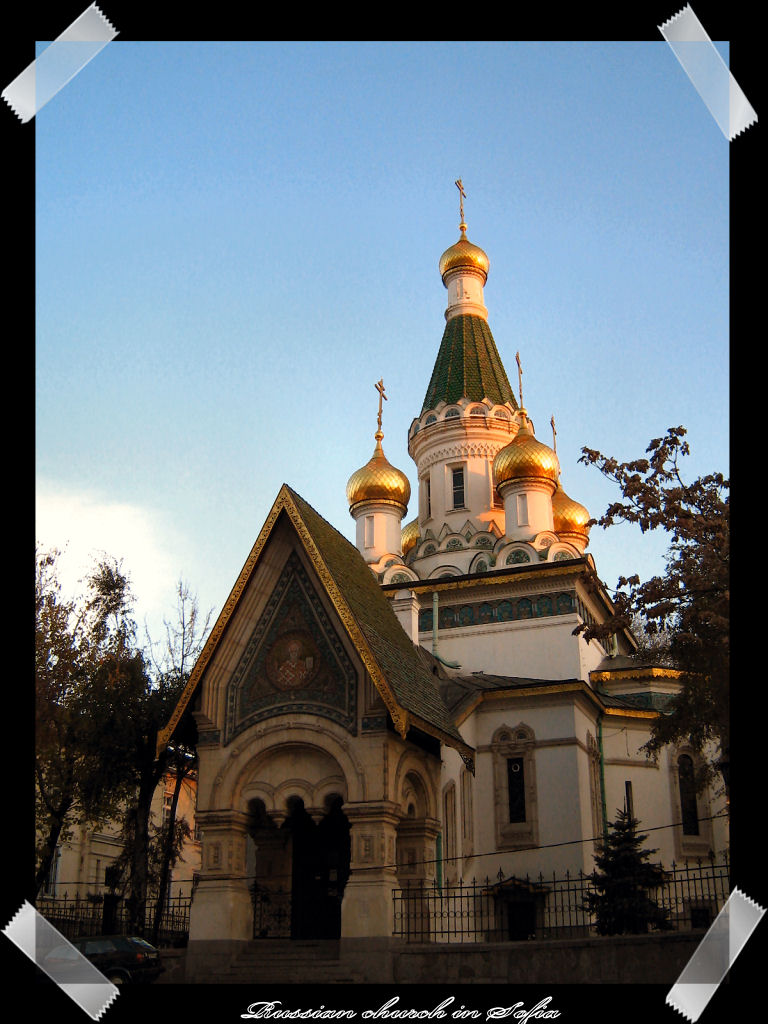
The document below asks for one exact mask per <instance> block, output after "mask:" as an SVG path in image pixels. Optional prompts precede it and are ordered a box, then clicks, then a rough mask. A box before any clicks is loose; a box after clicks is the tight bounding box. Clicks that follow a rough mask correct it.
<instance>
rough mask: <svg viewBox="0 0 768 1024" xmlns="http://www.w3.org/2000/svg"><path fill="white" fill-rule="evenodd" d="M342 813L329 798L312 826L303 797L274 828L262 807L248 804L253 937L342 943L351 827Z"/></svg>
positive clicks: (339, 802) (292, 800)
mask: <svg viewBox="0 0 768 1024" xmlns="http://www.w3.org/2000/svg"><path fill="white" fill-rule="evenodd" d="M342 807H343V799H342V797H341V796H340V795H339V794H337V793H334V794H330V795H329V796H327V797H326V798H325V801H324V808H323V810H324V813H323V815H322V817H321V818H320V820H319V821H315V818H314V817H313V816H312V815H311V814H310V813H309V812H308V811H307V809H306V807H305V804H304V800H303V799H302V797H300V796H297V795H292V796H290V797H288V799H287V801H286V811H287V814H286V815H285V818H284V820H283V822H282V824H281V825H280V826H279V828H278V826H277V825H276V823H275V821H274V820H273V819H272V818H271V816H270V815H269V814H268V813H267V812H266V808H265V806H264V803H263V801H261V800H252V801H250V803H249V819H250V824H249V830H248V831H249V836H250V839H251V840H252V846H251V845H249V850H252V852H253V857H252V858H251V857H250V856H249V860H252V866H253V873H254V883H253V885H252V887H251V892H252V896H253V907H254V937H256V938H279V937H290V938H292V939H338V938H340V937H341V901H342V898H343V895H344V887H345V886H346V883H347V879H348V878H349V865H350V852H351V846H350V825H349V821H348V820H347V817H346V815H345V814H344V812H343V810H342Z"/></svg>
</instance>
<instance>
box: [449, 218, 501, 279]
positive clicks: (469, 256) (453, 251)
mask: <svg viewBox="0 0 768 1024" xmlns="http://www.w3.org/2000/svg"><path fill="white" fill-rule="evenodd" d="M460 227H461V238H460V239H459V240H458V242H457V243H456V244H455V245H452V246H451V247H450V249H446V250H445V252H444V253H443V255H442V256H441V257H440V276H441V277H442V279H443V284H445V275H446V274H447V273H448V272H449V271H450V270H456V269H457V268H458V267H466V268H469V269H470V270H479V271H480V272H481V274H482V275H483V283H485V281H486V280H487V279H488V268H489V267H490V261H489V259H488V256H487V255H486V253H485V252H484V251H483V250H482V249H481V248H480V246H479V245H473V244H472V242H470V241H469V239H468V238H467V225H466V224H461V225H460Z"/></svg>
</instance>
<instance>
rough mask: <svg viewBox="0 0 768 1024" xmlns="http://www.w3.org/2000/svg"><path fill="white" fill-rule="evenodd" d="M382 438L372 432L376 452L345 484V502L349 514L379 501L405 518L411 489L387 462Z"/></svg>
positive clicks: (398, 472) (400, 474) (402, 476)
mask: <svg viewBox="0 0 768 1024" xmlns="http://www.w3.org/2000/svg"><path fill="white" fill-rule="evenodd" d="M383 436H384V435H383V434H382V433H381V431H377V432H376V448H375V449H374V452H373V455H372V456H371V459H370V460H369V461H368V462H367V463H366V464H365V465H364V466H362V467H361V468H360V469H358V470H357V472H355V473H353V474H352V476H351V477H350V478H349V482H348V483H347V501H348V502H349V511H350V512H354V510H355V508H356V507H357V506H358V505H360V504H362V503H363V502H368V501H381V502H386V503H389V504H392V505H398V506H399V507H401V508H402V510H403V515H405V513H406V510H407V508H408V502H409V501H410V498H411V485H410V484H409V483H408V478H407V476H406V475H405V473H401V472H400V470H399V469H395V467H394V466H393V465H391V464H390V463H389V462H388V461H387V457H386V455H385V454H384V451H383V449H382V447H381V439H382V437H383Z"/></svg>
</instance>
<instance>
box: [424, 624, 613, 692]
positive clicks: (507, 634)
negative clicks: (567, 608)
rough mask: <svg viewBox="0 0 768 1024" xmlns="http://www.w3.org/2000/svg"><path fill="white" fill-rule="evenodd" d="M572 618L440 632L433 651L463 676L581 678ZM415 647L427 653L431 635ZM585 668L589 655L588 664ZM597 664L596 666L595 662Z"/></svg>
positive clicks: (581, 658)
mask: <svg viewBox="0 0 768 1024" xmlns="http://www.w3.org/2000/svg"><path fill="white" fill-rule="evenodd" d="M578 621H579V620H578V618H577V617H576V616H575V615H558V616H552V617H551V618H547V619H525V620H523V621H516V622H508V623H504V624H501V623H497V624H494V625H492V626H464V627H460V628H458V629H441V630H440V631H439V634H438V642H439V652H440V655H441V657H443V658H445V659H446V660H447V661H456V662H458V663H459V664H460V665H461V667H462V671H464V672H480V671H482V672H486V673H488V674H491V675H492V674H496V675H504V676H527V677H529V678H531V679H586V678H588V675H586V674H585V670H584V669H583V667H582V665H583V657H582V652H581V650H580V647H581V644H583V641H582V642H581V644H580V643H579V642H577V640H576V638H575V637H574V636H573V635H572V633H573V629H574V626H575V625H576V624H577V622H578ZM420 639H421V643H422V645H423V646H424V647H426V648H427V649H431V642H432V634H431V633H422V634H421V636H420ZM587 663H588V664H589V663H591V655H590V658H589V659H588V662H587ZM596 664H597V662H596Z"/></svg>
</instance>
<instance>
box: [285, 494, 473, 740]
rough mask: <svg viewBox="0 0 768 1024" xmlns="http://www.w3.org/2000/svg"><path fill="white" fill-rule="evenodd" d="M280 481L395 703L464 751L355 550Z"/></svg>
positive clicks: (433, 685)
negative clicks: (360, 632) (385, 681)
mask: <svg viewBox="0 0 768 1024" xmlns="http://www.w3.org/2000/svg"><path fill="white" fill-rule="evenodd" d="M283 486H284V487H285V489H286V490H287V491H288V492H289V494H290V496H291V498H292V500H293V502H294V504H295V506H296V508H297V510H298V512H299V514H300V516H301V519H302V521H303V523H304V525H305V526H306V528H307V530H308V531H309V533H310V535H311V536H312V539H313V540H314V542H315V544H316V546H317V549H318V551H319V552H320V555H321V557H322V559H323V561H324V563H325V565H326V567H327V569H328V571H329V572H330V574H331V576H332V577H333V579H334V582H335V583H336V586H337V587H338V589H339V591H340V592H341V594H342V595H343V597H344V600H345V602H346V604H347V607H348V608H349V610H350V612H351V614H352V615H353V616H354V618H355V621H356V622H357V624H358V626H359V627H360V630H361V631H362V633H363V636H364V637H365V640H366V642H367V644H368V647H369V649H370V650H371V652H372V654H373V656H374V658H375V659H376V662H377V663H378V665H379V667H380V668H381V670H382V672H383V673H384V675H385V677H386V679H387V682H388V684H389V686H390V687H391V689H392V692H393V694H394V696H395V699H396V700H397V703H398V704H399V705H400V706H401V707H402V708H404V709H405V710H406V711H408V712H410V714H411V715H413V716H414V717H415V718H416V719H418V720H419V722H418V724H419V727H420V728H422V729H425V730H426V731H428V732H432V731H433V729H436V730H437V735H438V736H439V737H440V738H442V739H443V741H444V742H447V743H448V744H449V745H452V746H455V747H458V749H459V750H460V751H463V752H466V753H469V752H470V750H471V748H469V747H468V746H467V745H466V743H465V742H464V741H463V740H462V738H461V735H460V733H459V731H458V730H457V728H456V726H455V725H454V723H453V719H452V718H451V715H450V713H449V711H448V708H447V707H446V705H445V703H444V701H443V699H442V697H441V696H440V691H439V688H438V683H437V680H436V679H435V678H434V677H433V676H432V675H431V674H430V672H429V671H428V669H427V668H426V667H425V665H424V663H423V662H422V660H421V659H420V658H419V656H418V654H417V651H416V648H415V647H414V645H413V643H412V642H411V640H410V639H409V637H408V635H407V634H406V632H405V630H404V629H403V627H402V626H401V625H400V623H399V622H398V620H397V617H396V615H395V613H394V611H393V609H392V605H391V604H390V602H389V600H388V599H387V598H386V597H385V596H384V594H383V593H382V591H381V588H380V587H379V584H378V583H377V582H376V579H375V577H374V575H373V573H372V572H371V570H370V569H369V568H368V566H367V565H366V563H365V561H364V560H363V558H362V557H361V555H360V552H359V551H358V550H357V548H356V547H355V546H354V545H353V544H351V543H350V542H349V541H348V540H347V539H346V537H343V536H342V535H341V534H340V533H339V532H338V531H337V530H336V529H334V527H333V526H331V524H330V523H328V522H327V521H326V520H325V519H323V517H322V516H321V515H320V514H319V513H318V512H316V511H315V509H313V508H312V506H311V505H309V504H308V503H307V502H306V501H304V499H303V498H302V497H300V495H298V494H297V493H296V491H294V490H292V489H291V488H290V487H288V486H287V485H283ZM414 724H416V722H414Z"/></svg>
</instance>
